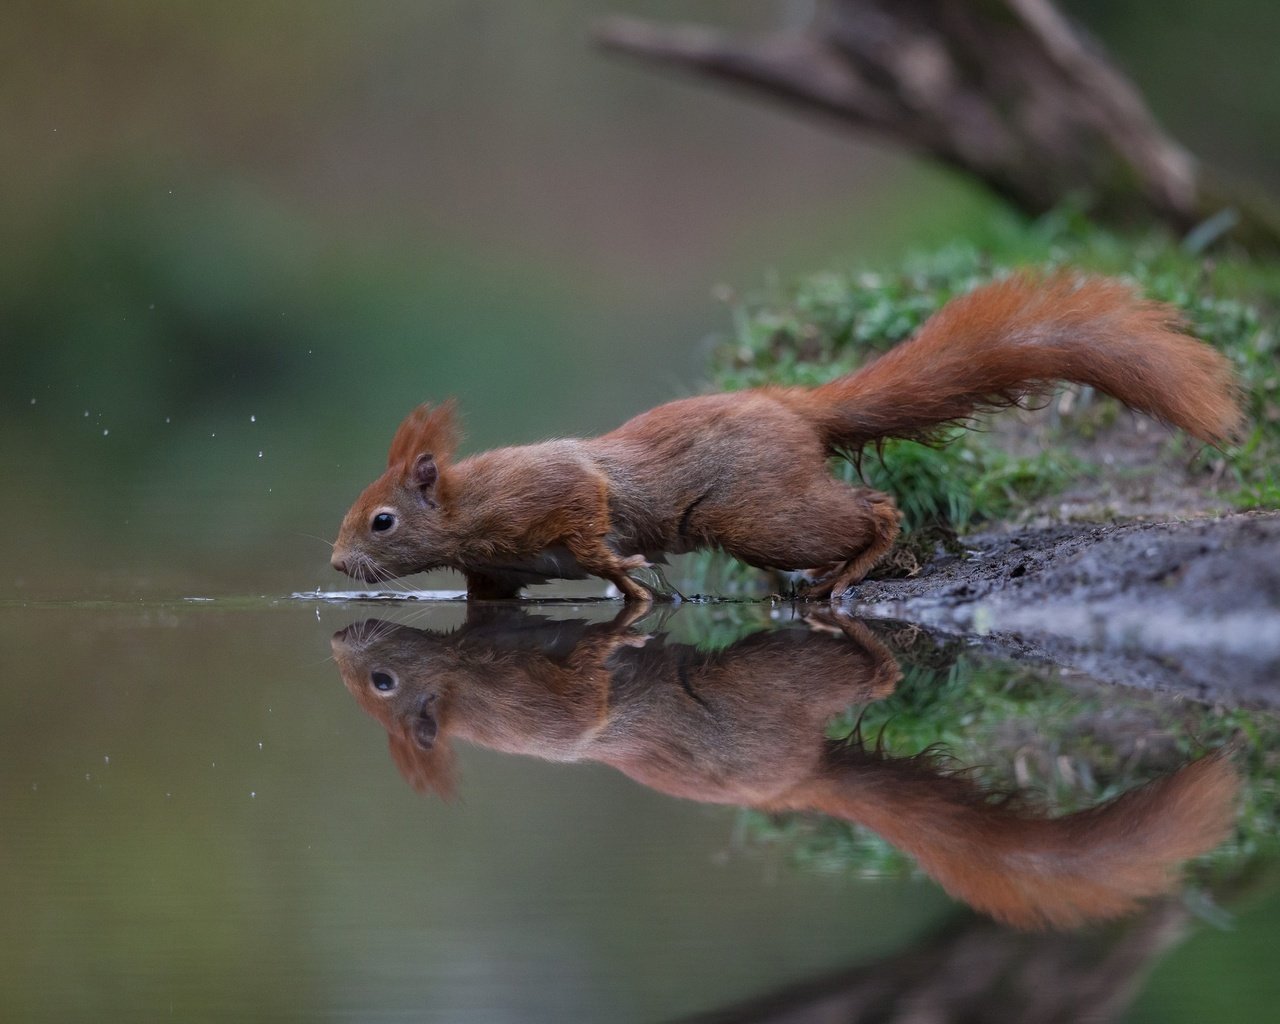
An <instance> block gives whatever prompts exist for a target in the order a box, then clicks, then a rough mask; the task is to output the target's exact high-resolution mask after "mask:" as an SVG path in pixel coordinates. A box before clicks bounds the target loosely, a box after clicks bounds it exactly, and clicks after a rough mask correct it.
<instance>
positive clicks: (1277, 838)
mask: <svg viewBox="0 0 1280 1024" xmlns="http://www.w3.org/2000/svg"><path fill="white" fill-rule="evenodd" d="M926 646H927V647H929V648H930V649H929V650H928V651H927V652H926V653H925V655H924V656H921V652H907V653H905V654H904V653H903V652H901V651H899V652H898V653H899V656H900V658H901V661H902V666H903V669H904V678H903V679H902V682H901V683H900V684H899V685H898V688H897V690H896V691H895V692H894V694H893V695H892V696H891V697H889V698H888V699H886V700H883V701H880V702H877V703H875V704H872V705H869V706H867V707H865V708H854V709H851V710H850V711H849V712H847V713H846V714H844V715H843V716H841V717H840V718H838V719H836V720H835V721H833V722H832V723H831V725H830V727H829V730H828V731H829V734H830V735H831V736H832V738H843V737H846V736H849V735H851V734H852V733H853V732H854V730H855V728H856V729H858V730H860V732H861V735H862V736H863V737H864V740H865V741H866V742H868V743H869V744H876V743H879V744H881V745H882V746H883V749H884V750H885V751H886V752H887V753H888V754H889V755H890V756H897V757H906V756H911V755H914V754H917V753H919V752H920V751H923V750H925V749H927V748H935V749H938V750H941V751H943V752H945V754H946V755H947V757H948V759H949V760H950V761H951V763H952V764H954V766H955V767H956V768H964V769H968V770H969V771H971V772H972V774H973V777H974V778H975V779H976V780H977V781H978V782H979V783H980V784H981V785H982V787H983V788H984V789H987V790H989V791H992V792H995V793H1018V794H1020V795H1021V796H1023V797H1026V798H1029V799H1030V801H1031V802H1032V803H1033V804H1034V805H1035V806H1036V807H1038V808H1041V809H1043V811H1045V812H1046V813H1051V814H1054V815H1058V814H1066V813H1070V812H1072V811H1076V810H1081V809H1083V808H1085V807H1090V806H1093V805H1095V804H1098V803H1101V802H1103V801H1105V800H1107V799H1109V798H1111V797H1113V796H1116V795H1118V794H1119V793H1122V792H1125V791H1126V790H1129V789H1132V788H1134V787H1136V786H1140V785H1142V784H1143V783H1145V782H1148V781H1151V780H1152V779H1154V778H1156V777H1158V776H1160V775H1163V774H1165V773H1167V772H1169V771H1172V770H1173V769H1174V768H1176V767H1177V766H1178V765H1180V764H1181V763H1183V762H1185V761H1187V760H1190V759H1192V758H1194V757H1196V756H1198V755H1200V754H1203V753H1204V752H1206V751H1207V750H1211V749H1215V748H1217V747H1219V746H1222V745H1223V744H1225V743H1228V742H1230V741H1232V740H1236V741H1238V745H1239V749H1238V751H1237V753H1236V754H1235V755H1234V761H1235V763H1236V765H1237V767H1238V768H1239V769H1240V770H1241V773H1242V775H1243V777H1244V788H1243V793H1242V798H1241V809H1240V814H1239V817H1238V818H1237V826H1236V832H1235V834H1234V836H1233V837H1232V838H1231V839H1230V840H1229V841H1228V842H1226V843H1224V844H1223V845H1221V846H1220V847H1218V848H1217V849H1215V850H1214V851H1212V852H1210V853H1208V854H1206V855H1205V856H1203V857H1201V858H1200V859H1199V861H1198V862H1197V865H1196V874H1197V876H1198V877H1201V878H1203V879H1206V880H1211V879H1215V878H1219V877H1228V876H1233V875H1235V874H1237V873H1239V872H1240V871H1241V870H1242V869H1243V866H1244V865H1246V864H1248V863H1249V862H1251V861H1253V860H1254V859H1255V858H1256V857H1257V856H1258V855H1263V856H1270V857H1274V856H1275V855H1276V854H1277V853H1278V852H1280V783H1278V782H1277V777H1278V776H1277V767H1278V765H1277V757H1278V755H1277V754H1276V751H1277V750H1280V721H1278V720H1277V719H1276V718H1275V716H1273V715H1269V714H1265V713H1262V712H1252V711H1247V710H1240V709H1224V708H1222V707H1220V706H1206V705H1200V704H1195V703H1192V702H1188V701H1181V700H1171V699H1169V698H1168V697H1163V696H1160V695H1157V694H1153V693H1150V692H1146V691H1140V690H1125V689H1121V688H1114V687H1099V688H1092V687H1082V686H1078V685H1077V686H1068V685H1064V683H1063V682H1062V681H1060V680H1059V679H1058V677H1057V675H1056V673H1055V672H1053V671H1052V670H1049V669H1045V668H1042V667H1037V666H1033V665H1027V664H1022V663H1015V662H1004V661H991V660H988V659H983V658H978V659H974V658H971V657H970V656H968V655H965V654H959V655H958V656H957V654H958V650H959V649H958V648H953V649H951V650H950V651H949V652H948V651H947V650H945V649H944V650H942V651H938V650H936V649H932V647H931V643H930V644H929V645H926ZM940 655H941V657H940ZM948 655H949V658H951V659H954V660H948ZM740 833H741V835H742V836H743V837H744V840H745V841H746V842H748V843H752V844H763V845H770V846H772V845H780V846H782V847H783V848H784V849H785V850H786V851H787V853H788V855H789V856H790V857H791V858H792V859H793V860H795V861H796V862H797V863H798V864H800V865H803V866H805V867H807V868H813V869H817V870H823V871H829V872H834V873H849V872H853V873H857V874H900V873H904V872H907V871H910V870H911V861H910V858H908V857H907V855H906V854H903V853H902V852H900V851H899V850H897V849H896V848H894V847H892V846H890V845H889V844H888V843H886V842H885V841H884V840H882V839H881V838H880V837H879V836H877V835H876V834H875V833H873V832H870V831H869V830H867V829H864V828H862V827H860V826H857V825H853V824H850V823H848V822H845V821H840V820H838V819H835V818H829V817H825V816H822V817H816V816H803V815H786V816H770V815H767V814H762V813H759V812H753V811H746V812H743V813H742V817H741V821H740Z"/></svg>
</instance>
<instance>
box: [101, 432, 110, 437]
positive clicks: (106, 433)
mask: <svg viewBox="0 0 1280 1024" xmlns="http://www.w3.org/2000/svg"><path fill="white" fill-rule="evenodd" d="M109 433H111V431H109V430H104V431H103V432H102V436H103V437H106V436H107V435H108V434H109Z"/></svg>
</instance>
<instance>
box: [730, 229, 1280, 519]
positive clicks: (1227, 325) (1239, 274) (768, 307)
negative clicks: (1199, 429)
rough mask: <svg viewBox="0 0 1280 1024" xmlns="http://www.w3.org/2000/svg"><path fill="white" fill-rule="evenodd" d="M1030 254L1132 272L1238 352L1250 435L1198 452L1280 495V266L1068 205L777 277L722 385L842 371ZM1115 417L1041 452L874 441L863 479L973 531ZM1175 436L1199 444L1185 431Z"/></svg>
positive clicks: (1031, 489) (1103, 408)
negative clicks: (835, 266)
mask: <svg viewBox="0 0 1280 1024" xmlns="http://www.w3.org/2000/svg"><path fill="white" fill-rule="evenodd" d="M1027 265H1035V266H1041V267H1046V268H1050V267H1057V266H1072V267H1079V268H1083V269H1086V270H1093V271H1097V272H1101V273H1107V274H1118V275H1122V276H1125V277H1128V278H1130V279H1132V280H1134V281H1135V282H1136V283H1137V284H1138V285H1139V287H1140V288H1141V289H1142V290H1143V292H1144V293H1145V294H1147V295H1150V296H1151V297H1153V298H1156V299H1160V300H1163V301H1166V302H1171V303H1173V304H1174V305H1176V306H1177V307H1178V308H1179V309H1181V310H1182V311H1183V313H1184V315H1185V316H1186V317H1187V319H1188V322H1189V323H1190V325H1191V328H1192V330H1193V331H1194V332H1195V333H1196V334H1197V335H1198V336H1199V337H1201V338H1203V339H1205V340H1206V341H1207V342H1209V343H1210V344H1212V345H1214V346H1216V347H1218V348H1219V349H1221V350H1222V351H1223V352H1225V353H1227V355H1228V356H1229V357H1230V358H1231V359H1232V360H1233V362H1234V363H1235V364H1236V366H1237V368H1238V370H1239V373H1240V377H1241V379H1242V381H1243V383H1244V387H1245V400H1246V409H1247V412H1248V416H1249V423H1250V428H1249V433H1248V435H1247V436H1246V437H1245V438H1244V439H1243V441H1242V443H1241V444H1240V445H1239V446H1238V447H1233V448H1230V449H1228V450H1227V451H1225V452H1218V451H1215V450H1207V451H1204V452H1201V453H1199V454H1198V455H1196V456H1195V457H1196V458H1198V459H1199V460H1201V462H1202V463H1205V464H1206V465H1207V464H1208V463H1210V462H1219V463H1221V465H1219V467H1218V468H1220V469H1221V470H1223V471H1225V473H1226V474H1228V475H1229V479H1230V480H1231V481H1233V486H1232V488H1231V490H1230V493H1229V494H1228V495H1227V499H1228V500H1229V501H1231V502H1232V503H1233V504H1236V505H1237V506H1240V507H1256V506H1260V505H1264V506H1265V505H1275V504H1278V503H1280V370H1278V369H1277V366H1276V336H1275V330H1274V328H1273V327H1272V326H1271V315H1272V314H1273V313H1274V311H1275V310H1277V309H1280V268H1277V267H1275V266H1271V265H1265V264H1258V263H1252V262H1249V261H1247V260H1244V259H1239V258H1233V257H1226V258H1209V257H1206V256H1204V255H1196V254H1192V253H1191V252H1189V251H1186V250H1185V249H1183V248H1179V247H1178V246H1177V245H1176V244H1174V243H1173V242H1172V241H1171V240H1170V239H1169V238H1167V237H1164V236H1159V235H1150V236H1145V237H1142V238H1139V239H1126V238H1121V237H1120V236H1117V235H1114V234H1111V233H1109V232H1106V231H1103V230H1101V229H1099V228H1096V227H1094V226H1092V225H1090V224H1089V223H1088V222H1087V221H1086V220H1085V219H1084V218H1082V217H1081V216H1079V215H1078V214H1076V213H1074V212H1073V211H1070V210H1064V211H1061V212H1059V213H1056V214H1054V215H1051V216H1048V217H1045V218H1043V219H1041V220H1040V221H1038V222H1035V223H1032V224H1027V223H1025V222H1022V221H1019V220H1017V219H1015V218H1013V217H1004V218H999V217H998V218H994V219H993V220H992V222H991V223H990V224H989V225H988V226H987V227H986V229H985V231H984V232H982V237H979V238H976V239H974V240H972V241H966V242H963V243H955V244H952V245H948V246H944V247H942V248H939V249H936V250H934V251H931V252H927V253H920V254H915V255H912V256H909V257H908V258H907V259H905V260H904V261H903V262H902V264H901V265H900V266H898V267H896V268H891V269H887V270H880V271H866V270H864V271H840V272H832V271H827V272H822V273H817V274H814V275H812V276H810V277H807V278H804V279H802V280H800V281H798V282H795V283H793V284H789V285H782V284H779V283H777V282H774V283H771V284H769V285H768V286H766V287H765V288H764V289H763V290H762V291H761V292H760V293H758V294H756V295H754V296H751V297H748V298H745V299H740V300H737V301H735V302H734V304H733V307H732V324H733V328H732V335H731V337H729V338H728V339H726V341H725V343H724V344H723V345H722V346H721V347H720V348H719V350H718V351H717V352H716V354H715V356H714V358H713V362H712V371H713V381H714V384H715V386H716V387H717V388H718V389H736V388H745V387H753V386H757V385H762V384H770V383H782V384H807V385H813V384H819V383H821V382H823V381H826V380H830V379H831V378H833V377H836V376H839V375H840V374H843V373H847V372H849V371H850V370H853V369H855V368H857V367H858V366H860V365H862V363H864V362H865V361H867V360H868V359H869V358H871V357H874V356H875V355H876V354H878V353H880V352H883V351H884V350H886V349H888V348H891V347H892V346H893V345H895V344H897V343H899V342H900V341H902V340H904V339H906V338H907V337H909V336H910V335H911V334H912V333H913V332H914V331H915V330H916V329H917V328H918V327H919V326H920V324H921V323H923V322H924V320H925V319H927V318H928V317H929V315H930V314H932V313H933V312H935V311H936V310H937V309H938V308H940V307H941V306H942V305H943V304H944V303H945V302H946V301H947V300H948V299H950V298H952V297H954V296H955V295H957V294H960V293H963V292H965V291H968V290H970V289H972V288H974V287H976V286H978V285H980V284H983V283H985V282H987V281H990V280H992V279H993V278H995V277H998V276H999V275H1001V274H1002V273H1005V272H1007V271H1008V270H1010V269H1013V268H1015V267H1020V266H1027ZM1113 417H1114V403H1110V401H1109V400H1107V401H1105V402H1099V403H1095V405H1094V407H1093V408H1092V409H1091V410H1090V414H1089V415H1086V416H1077V417H1073V418H1071V419H1070V420H1069V421H1066V422H1063V423H1061V424H1059V425H1058V426H1057V427H1056V428H1055V430H1054V431H1053V432H1052V433H1050V434H1049V435H1048V437H1047V439H1046V440H1047V443H1046V444H1045V445H1044V446H1043V447H1042V448H1041V450H1040V451H1039V452H1037V453H1036V454H1032V455H1017V454H1013V453H1011V452H1010V451H1008V450H1007V447H1005V446H1002V444H1001V443H1000V439H999V437H998V436H995V435H992V434H986V433H981V432H973V431H957V432H955V433H954V434H953V435H952V436H951V438H950V440H949V441H948V443H946V444H944V445H942V446H940V447H937V448H926V447H923V446H921V445H917V444H910V443H898V442H893V443H890V444H887V445H886V446H885V447H884V450H883V452H882V453H880V454H879V457H877V455H876V454H875V453H868V457H867V458H866V459H865V460H864V463H863V467H862V469H863V477H864V479H865V480H866V482H867V483H869V484H870V485H871V486H873V487H877V488H880V489H883V490H887V491H889V492H891V493H892V494H893V495H894V496H895V498H896V499H897V500H898V503H899V505H900V506H901V507H902V509H903V512H904V515H905V524H906V526H907V528H908V529H918V528H920V527H922V526H926V525H932V524H939V523H942V524H945V525H946V526H948V527H949V528H951V529H955V530H958V531H964V530H965V529H967V528H970V527H972V526H973V525H975V524H978V523H981V522H984V521H988V520H992V519H998V518H1001V517H1003V516H1007V515H1009V514H1010V513H1012V512H1014V511H1015V510H1017V509H1018V508H1019V507H1020V506H1021V505H1024V504H1025V503H1027V502H1029V501H1031V500H1033V499H1035V498H1038V497H1041V496H1043V495H1046V494H1050V493H1053V492H1054V491H1056V490H1058V489H1060V488H1061V487H1062V486H1063V485H1064V484H1065V483H1066V482H1067V481H1069V480H1070V479H1072V478H1073V477H1075V476H1077V475H1078V474H1080V473H1081V472H1083V471H1086V470H1087V467H1086V466H1084V465H1083V464H1082V463H1081V461H1080V459H1079V458H1078V457H1076V456H1075V455H1073V454H1072V448H1071V446H1072V442H1073V440H1075V439H1077V438H1079V437H1082V436H1087V435H1088V434H1089V433H1090V432H1093V431H1097V430H1099V429H1103V428H1104V427H1105V425H1106V422H1107V420H1108V419H1109V418H1113ZM1173 443H1174V444H1178V445H1183V446H1185V448H1186V451H1187V453H1188V455H1190V454H1191V453H1192V452H1193V451H1194V449H1193V448H1192V446H1191V445H1190V444H1189V443H1187V442H1186V441H1183V440H1179V441H1176V442H1173ZM850 473H851V474H852V471H850Z"/></svg>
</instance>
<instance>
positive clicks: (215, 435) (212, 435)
mask: <svg viewBox="0 0 1280 1024" xmlns="http://www.w3.org/2000/svg"><path fill="white" fill-rule="evenodd" d="M209 436H210V437H217V436H218V435H217V434H210V435H209Z"/></svg>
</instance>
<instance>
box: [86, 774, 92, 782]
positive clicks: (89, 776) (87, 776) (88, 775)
mask: <svg viewBox="0 0 1280 1024" xmlns="http://www.w3.org/2000/svg"><path fill="white" fill-rule="evenodd" d="M91 778H92V776H91V775H90V774H89V773H88V772H85V773H84V781H85V782H88V781H89V779H91Z"/></svg>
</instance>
